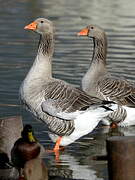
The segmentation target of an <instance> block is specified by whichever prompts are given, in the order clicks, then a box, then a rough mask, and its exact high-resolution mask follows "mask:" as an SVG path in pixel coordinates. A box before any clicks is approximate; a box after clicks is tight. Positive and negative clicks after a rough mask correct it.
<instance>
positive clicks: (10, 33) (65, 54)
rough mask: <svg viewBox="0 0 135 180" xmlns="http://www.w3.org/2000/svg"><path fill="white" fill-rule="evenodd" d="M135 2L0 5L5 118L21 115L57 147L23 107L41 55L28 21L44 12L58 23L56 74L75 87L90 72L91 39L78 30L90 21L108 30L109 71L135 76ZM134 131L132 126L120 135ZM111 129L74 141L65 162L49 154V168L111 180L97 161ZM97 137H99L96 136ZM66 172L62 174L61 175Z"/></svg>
mask: <svg viewBox="0 0 135 180" xmlns="http://www.w3.org/2000/svg"><path fill="white" fill-rule="evenodd" d="M134 7H135V1H134V0H129V1H126V0H117V1H112V0H109V1H108V0H100V1H99V0H83V1H82V0H74V1H73V0H68V1H65V0H51V1H50V0H46V1H44V0H40V1H37V0H32V1H30V0H19V1H17V0H10V1H9V0H7V1H6V2H5V1H4V2H3V1H1V7H0V25H1V26H0V117H6V116H12V115H21V116H23V122H24V123H31V124H32V125H33V127H34V130H35V133H36V136H37V137H38V138H39V140H40V142H41V143H43V144H44V145H45V146H46V145H50V143H51V146H53V144H52V142H51V141H50V139H49V137H48V134H47V130H46V127H45V126H44V125H43V124H42V123H40V122H38V121H36V120H34V118H33V117H32V116H31V115H30V114H29V113H27V112H26V111H25V110H22V108H20V106H19V99H18V90H19V86H20V84H21V82H22V80H23V79H24V77H25V76H26V74H27V72H28V70H29V68H30V66H31V65H32V62H33V60H34V58H35V55H36V49H37V43H38V38H39V36H38V35H37V34H35V33H31V32H28V31H25V30H24V29H23V28H24V26H25V25H26V24H28V23H29V22H31V21H33V20H34V19H35V18H37V17H45V18H48V19H50V20H52V21H53V22H54V25H55V29H56V32H55V54H54V58H53V75H54V76H55V77H57V78H60V79H63V80H65V81H67V82H69V83H72V84H74V85H75V86H76V87H79V86H80V81H81V78H82V76H83V75H84V73H85V72H86V70H87V68H88V66H89V63H90V60H91V55H92V41H90V40H88V39H87V37H83V38H82V37H77V36H76V33H77V32H79V30H81V29H82V28H83V27H85V26H87V25H88V24H96V25H99V26H101V27H102V28H103V29H105V31H106V33H107V36H108V55H107V63H108V65H107V66H108V69H109V71H110V72H111V73H112V74H114V75H116V76H123V77H125V78H127V79H129V80H131V81H135V71H134V69H135V60H134V59H135V11H134ZM132 133H133V134H134V127H133V128H130V129H129V128H126V129H122V130H120V134H122V135H129V134H132ZM110 135H112V132H110V130H109V129H103V128H100V129H97V130H96V131H94V132H93V133H92V134H89V135H87V136H85V137H84V138H82V139H80V140H78V141H76V142H75V143H73V144H71V145H69V146H68V147H67V148H66V149H65V151H64V152H62V153H61V155H60V162H59V163H56V162H55V161H54V156H53V155H52V154H51V155H48V156H47V157H45V161H47V163H48V167H49V168H59V169H64V170H65V173H67V174H68V175H67V176H69V177H71V178H74V179H85V180H87V179H89V180H101V179H104V180H108V175H107V163H106V161H95V160H93V156H95V155H103V154H105V153H106V150H105V139H106V137H108V136H110ZM91 137H94V140H92V139H91ZM59 175H61V176H64V175H63V174H59Z"/></svg>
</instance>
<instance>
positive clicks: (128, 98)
mask: <svg viewBox="0 0 135 180" xmlns="http://www.w3.org/2000/svg"><path fill="white" fill-rule="evenodd" d="M77 35H78V36H87V37H88V38H89V39H92V40H93V46H94V47H93V56H92V60H91V63H90V66H89V69H88V70H87V72H86V74H85V75H84V77H83V78H82V82H81V87H82V90H84V91H85V92H86V93H87V94H89V95H93V96H95V97H98V98H100V99H102V100H109V101H114V102H116V103H117V104H118V109H117V110H116V111H114V112H112V113H110V114H109V115H108V118H106V120H103V121H104V122H103V123H104V124H106V125H109V124H110V123H111V122H112V121H113V122H114V124H116V125H118V126H122V127H125V126H130V125H135V85H134V84H133V83H132V82H130V81H128V80H126V79H125V78H123V77H115V76H113V75H111V73H109V72H108V70H107V67H106V56H107V35H106V33H105V31H104V30H103V29H102V28H101V27H99V26H96V25H92V24H90V25H88V26H87V27H85V28H83V29H82V30H81V31H80V32H78V33H77ZM110 119H111V121H110Z"/></svg>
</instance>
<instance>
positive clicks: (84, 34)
mask: <svg viewBox="0 0 135 180" xmlns="http://www.w3.org/2000/svg"><path fill="white" fill-rule="evenodd" d="M88 32H89V30H88V28H84V29H82V30H81V31H80V32H79V33H77V35H78V36H87V35H88Z"/></svg>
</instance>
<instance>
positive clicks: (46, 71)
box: [26, 34, 54, 82]
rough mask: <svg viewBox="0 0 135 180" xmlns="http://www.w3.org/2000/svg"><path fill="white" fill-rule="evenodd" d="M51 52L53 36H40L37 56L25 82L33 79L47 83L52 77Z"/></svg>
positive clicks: (52, 49)
mask: <svg viewBox="0 0 135 180" xmlns="http://www.w3.org/2000/svg"><path fill="white" fill-rule="evenodd" d="M53 51H54V38H53V34H44V35H40V40H39V44H38V52H37V56H36V58H35V61H34V63H33V65H32V67H31V69H30V71H29V73H28V75H27V77H26V80H27V82H28V81H32V80H33V79H37V80H38V79H40V80H46V81H47V80H49V79H50V78H51V77H52V56H53Z"/></svg>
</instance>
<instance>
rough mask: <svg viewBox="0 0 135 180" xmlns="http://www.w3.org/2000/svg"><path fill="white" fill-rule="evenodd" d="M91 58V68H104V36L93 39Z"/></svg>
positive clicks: (105, 49)
mask: <svg viewBox="0 0 135 180" xmlns="http://www.w3.org/2000/svg"><path fill="white" fill-rule="evenodd" d="M93 44H94V47H93V57H92V63H91V66H95V65H96V66H98V65H100V66H101V65H103V66H106V54H107V40H106V36H103V37H100V38H94V39H93Z"/></svg>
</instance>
